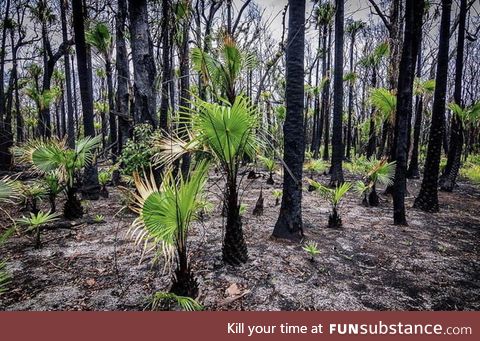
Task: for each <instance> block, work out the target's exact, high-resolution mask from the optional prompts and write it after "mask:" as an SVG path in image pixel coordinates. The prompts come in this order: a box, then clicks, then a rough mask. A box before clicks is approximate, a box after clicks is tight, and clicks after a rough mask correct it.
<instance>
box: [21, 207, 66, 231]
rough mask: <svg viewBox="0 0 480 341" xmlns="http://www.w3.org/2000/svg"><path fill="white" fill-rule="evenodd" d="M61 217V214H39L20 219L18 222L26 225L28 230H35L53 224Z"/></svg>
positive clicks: (31, 214)
mask: <svg viewBox="0 0 480 341" xmlns="http://www.w3.org/2000/svg"><path fill="white" fill-rule="evenodd" d="M59 217H60V214H59V213H50V212H41V211H40V212H38V213H37V214H34V213H30V216H29V217H25V216H23V217H22V218H20V219H18V220H17V222H18V223H20V224H22V225H25V226H26V227H27V229H28V230H33V229H36V228H38V227H41V226H44V225H46V224H49V223H51V222H52V221H55V220H58V218H59Z"/></svg>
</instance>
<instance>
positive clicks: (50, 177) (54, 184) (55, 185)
mask: <svg viewBox="0 0 480 341" xmlns="http://www.w3.org/2000/svg"><path fill="white" fill-rule="evenodd" d="M60 179H61V175H60V173H59V172H58V170H54V171H51V172H48V173H47V174H45V178H44V180H45V184H46V186H47V188H48V191H49V193H50V194H53V195H56V194H58V193H60V192H61V191H62V189H63V188H62V185H61V183H60Z"/></svg>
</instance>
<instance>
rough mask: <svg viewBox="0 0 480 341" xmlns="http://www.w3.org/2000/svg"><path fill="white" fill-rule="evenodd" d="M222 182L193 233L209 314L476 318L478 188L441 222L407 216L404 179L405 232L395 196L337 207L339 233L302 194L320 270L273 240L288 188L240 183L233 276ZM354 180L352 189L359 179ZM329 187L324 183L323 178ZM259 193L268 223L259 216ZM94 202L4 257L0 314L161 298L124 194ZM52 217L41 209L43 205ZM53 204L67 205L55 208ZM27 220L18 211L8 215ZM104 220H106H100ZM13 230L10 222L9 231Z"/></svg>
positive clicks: (14, 242) (18, 241) (135, 305)
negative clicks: (404, 313)
mask: <svg viewBox="0 0 480 341" xmlns="http://www.w3.org/2000/svg"><path fill="white" fill-rule="evenodd" d="M219 179H220V177H219V176H217V175H214V174H212V176H211V178H210V180H209V182H208V186H209V189H208V191H209V193H210V196H211V199H212V200H214V203H215V210H214V211H213V212H212V214H211V215H210V216H209V217H207V218H206V219H205V221H204V222H201V223H200V222H199V223H195V224H194V226H193V229H192V230H191V231H192V233H191V236H190V237H191V238H190V251H191V257H190V259H191V262H192V265H193V271H194V273H195V274H196V276H197V278H198V282H199V287H200V295H199V297H198V301H199V302H200V303H201V304H203V305H204V307H205V309H207V310H480V257H479V256H480V189H479V188H478V187H475V186H473V185H472V184H469V183H467V182H465V181H460V182H459V186H458V188H456V189H455V191H454V192H453V193H445V192H440V194H439V200H440V213H436V214H427V213H424V212H422V211H419V210H416V209H413V208H411V207H412V204H413V199H414V196H413V195H416V194H417V193H418V190H419V186H420V182H419V180H413V181H409V192H410V195H411V196H409V197H408V198H407V200H406V203H407V207H408V208H409V209H408V222H409V225H408V226H406V227H400V226H394V225H393V224H392V220H393V219H392V208H391V206H392V204H391V198H390V197H387V196H383V195H381V203H380V206H379V207H364V206H362V205H361V202H360V201H361V200H360V199H359V198H358V196H357V195H356V194H355V193H354V192H351V193H349V194H348V195H347V198H346V200H345V202H344V203H343V204H342V206H341V214H342V218H343V225H344V226H343V228H342V229H329V228H328V227H327V220H328V212H329V207H328V204H327V203H325V202H323V201H322V199H320V198H318V197H317V195H316V194H314V193H309V192H306V191H305V192H304V200H303V217H304V224H305V236H306V240H308V241H314V242H316V243H318V249H319V250H320V254H319V255H317V257H315V260H314V261H311V260H310V256H309V255H307V254H306V252H305V251H304V250H302V244H296V243H288V242H281V241H276V240H273V239H272V238H271V233H272V230H273V226H274V224H275V222H276V219H277V217H278V211H279V206H275V199H274V198H273V197H272V195H271V190H272V188H279V189H281V176H280V175H276V177H275V180H276V184H275V185H274V186H269V185H266V184H265V179H264V178H259V179H256V180H254V181H252V180H245V185H247V187H248V189H247V192H246V193H245V196H244V198H243V199H244V202H245V204H246V206H247V207H246V212H245V214H244V218H243V223H244V224H243V226H244V232H245V237H246V240H247V244H248V250H249V258H250V260H249V262H248V263H247V264H245V265H244V266H241V267H238V268H233V267H230V266H225V265H224V264H223V263H222V261H221V247H222V232H223V230H222V217H221V204H220V202H219V200H218V198H216V196H215V194H214V193H219V189H218V187H217V184H218V182H219ZM352 179H353V177H352V176H348V175H347V180H352ZM318 180H320V181H321V182H324V183H326V182H327V181H328V177H327V176H320V177H319V178H318ZM261 187H263V195H264V197H265V209H264V214H263V215H262V216H259V217H256V216H253V215H252V209H253V207H254V206H255V202H256V200H257V198H258V195H259V192H260V188H261ZM109 191H110V197H109V198H108V199H100V200H98V201H92V202H88V203H87V205H88V206H87V209H86V211H87V212H86V216H85V217H84V218H83V219H82V220H80V221H76V222H73V223H72V224H71V226H66V225H65V224H64V225H63V227H61V228H56V229H46V230H44V231H42V243H43V247H42V248H41V249H34V248H33V242H32V238H31V237H29V236H26V235H25V234H22V235H16V236H14V237H12V238H11V239H10V240H9V241H8V242H7V244H6V245H5V246H4V247H3V249H1V250H0V251H1V253H2V255H4V254H6V255H7V259H8V270H9V271H10V273H11V275H12V276H13V279H12V282H11V284H10V291H9V293H7V294H5V295H3V296H0V310H3V309H5V310H143V309H146V308H147V305H148V302H149V298H150V297H151V295H152V294H153V293H154V292H156V291H168V289H169V284H170V280H171V274H168V273H164V272H163V271H162V265H161V264H160V265H157V266H152V262H151V260H152V255H147V256H145V257H144V259H143V260H141V253H142V250H141V248H140V249H139V248H138V247H136V246H135V244H134V242H133V241H132V240H131V238H129V237H128V236H127V235H126V232H127V230H128V228H129V225H130V224H131V222H132V221H133V219H134V215H133V214H131V213H128V212H127V211H123V213H118V212H119V211H120V210H121V208H122V204H121V202H122V194H121V193H120V191H119V190H118V189H116V188H112V187H110V188H109ZM42 205H43V206H44V208H45V209H48V205H47V203H46V202H44V203H42ZM58 207H60V208H61V207H62V204H61V203H59V204H58ZM9 209H10V212H11V213H12V215H13V216H14V217H20V216H21V215H22V214H24V213H22V212H19V209H18V207H13V206H11V207H9ZM97 214H101V215H103V216H104V217H105V221H104V222H103V223H93V220H92V217H94V216H95V215H97ZM2 226H6V219H5V221H4V222H2Z"/></svg>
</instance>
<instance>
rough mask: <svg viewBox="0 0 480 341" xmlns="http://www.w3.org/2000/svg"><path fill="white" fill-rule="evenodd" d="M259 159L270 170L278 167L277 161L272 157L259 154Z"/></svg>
mask: <svg viewBox="0 0 480 341" xmlns="http://www.w3.org/2000/svg"><path fill="white" fill-rule="evenodd" d="M258 159H259V160H260V161H261V162H262V163H263V165H264V166H265V168H266V169H267V170H268V171H269V172H273V171H275V169H276V168H277V163H276V162H275V160H274V159H270V158H268V157H265V156H262V155H259V156H258Z"/></svg>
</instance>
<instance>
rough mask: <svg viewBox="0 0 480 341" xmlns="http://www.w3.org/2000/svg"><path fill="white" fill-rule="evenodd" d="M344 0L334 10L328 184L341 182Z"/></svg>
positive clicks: (337, 3) (334, 184) (340, 0)
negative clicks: (330, 159)
mask: <svg viewBox="0 0 480 341" xmlns="http://www.w3.org/2000/svg"><path fill="white" fill-rule="evenodd" d="M344 5H345V4H344V1H343V0H337V2H336V6H335V7H336V11H335V69H334V75H333V127H332V128H333V130H332V169H331V178H330V185H331V186H338V185H340V184H342V183H343V181H344V180H343V170H342V161H343V151H344V149H343V141H342V130H343V128H342V117H343V40H344V39H343V38H344V34H343V32H344V27H343V25H344Z"/></svg>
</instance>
